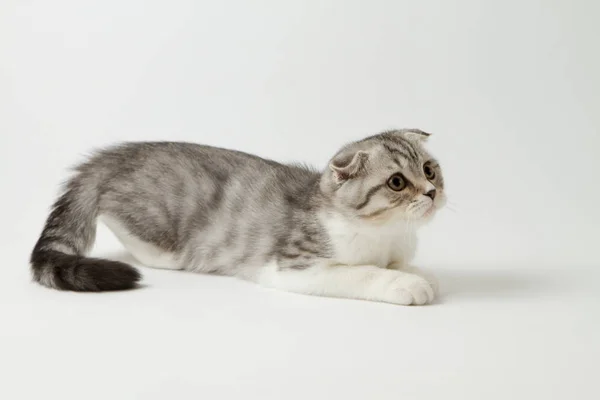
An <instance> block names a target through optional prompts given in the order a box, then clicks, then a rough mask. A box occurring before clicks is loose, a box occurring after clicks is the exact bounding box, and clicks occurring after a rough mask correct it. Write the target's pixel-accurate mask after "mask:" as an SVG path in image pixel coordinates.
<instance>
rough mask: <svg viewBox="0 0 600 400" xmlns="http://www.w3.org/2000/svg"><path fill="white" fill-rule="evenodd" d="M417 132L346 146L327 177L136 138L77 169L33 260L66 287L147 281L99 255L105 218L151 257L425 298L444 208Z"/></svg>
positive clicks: (269, 280) (287, 285)
mask: <svg viewBox="0 0 600 400" xmlns="http://www.w3.org/2000/svg"><path fill="white" fill-rule="evenodd" d="M428 137H429V134H428V133H426V132H423V131H421V130H418V129H402V130H393V131H386V132H383V133H379V134H376V135H373V136H370V137H367V138H365V139H363V140H360V141H356V142H352V143H350V144H347V145H346V146H344V147H343V148H342V149H341V150H340V151H339V152H338V153H337V154H336V155H335V156H334V157H333V158H332V159H331V160H330V161H329V165H328V167H327V168H325V169H324V171H322V172H319V171H316V170H313V169H311V168H308V167H305V166H299V165H283V164H280V163H277V162H275V161H271V160H267V159H263V158H260V157H257V156H254V155H250V154H246V153H243V152H239V151H233V150H226V149H222V148H216V147H210V146H203V145H199V144H192V143H174V142H140V143H125V144H121V145H117V146H114V147H111V148H108V149H105V150H102V151H99V152H97V153H95V154H94V155H93V156H92V157H90V158H89V159H88V160H87V161H86V162H84V163H83V164H81V165H79V166H78V167H76V168H75V174H74V176H73V177H72V178H71V179H70V180H69V181H68V182H67V183H66V185H65V188H64V193H63V194H62V195H61V196H60V197H59V198H58V200H57V201H56V203H55V204H54V206H53V208H52V211H51V213H50V215H49V217H48V220H47V222H46V224H45V227H44V229H43V231H42V234H41V236H40V238H39V240H38V242H37V244H36V245H35V247H34V249H33V252H32V255H31V268H32V274H33V279H34V280H35V281H37V282H39V283H40V284H42V285H44V286H47V287H50V288H55V289H62V290H73V291H84V292H85V291H108V290H123V289H130V288H134V287H136V286H137V283H138V282H139V280H140V279H141V275H140V273H139V272H138V271H137V270H136V269H135V268H133V267H132V266H130V265H128V264H125V263H123V262H119V261H111V260H105V259H99V258H90V257H87V256H86V253H87V252H88V251H89V250H90V247H91V246H92V245H93V243H94V240H95V234H96V221H97V219H100V220H102V221H103V222H104V223H105V224H106V225H107V226H108V227H109V228H110V230H112V231H113V233H114V234H115V235H116V237H117V238H118V239H119V240H120V241H121V242H122V243H123V245H124V246H125V248H126V249H127V250H128V251H129V252H130V253H131V254H132V255H133V256H134V257H135V258H136V259H137V260H139V261H140V262H141V264H143V265H146V266H149V267H156V268H166V269H174V270H190V271H197V272H205V273H216V274H222V275H231V276H237V277H240V278H242V279H246V280H250V281H254V282H257V283H259V284H261V285H263V286H266V287H271V288H277V289H282V290H287V291H291V292H297V293H304V294H312V295H320V296H330V297H343V298H353V299H363V300H372V301H381V302H388V303H394V304H401V305H411V304H414V305H421V304H426V303H430V302H432V301H433V299H434V292H435V290H434V289H435V285H434V284H433V282H431V281H429V280H428V279H426V278H425V277H424V276H423V275H422V274H420V273H418V272H415V271H414V269H412V268H411V267H409V264H408V263H409V262H410V261H411V259H412V258H413V256H414V255H415V249H416V239H417V238H416V232H417V229H418V228H419V227H420V226H421V225H423V224H424V223H425V222H427V221H429V220H431V218H432V217H433V215H434V214H435V213H436V211H437V210H438V209H439V208H441V207H442V206H443V205H444V204H445V194H444V180H443V177H442V171H441V168H440V165H439V164H438V162H437V161H436V160H435V159H434V158H433V157H432V156H431V155H430V154H429V153H428V152H427V151H426V150H425V148H424V144H425V142H426V141H427V139H428Z"/></svg>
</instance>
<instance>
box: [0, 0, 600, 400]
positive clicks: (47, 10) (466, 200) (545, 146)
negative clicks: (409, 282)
mask: <svg viewBox="0 0 600 400" xmlns="http://www.w3.org/2000/svg"><path fill="white" fill-rule="evenodd" d="M599 18H600V3H598V2H596V1H592V0H590V1H585V0H581V1H570V2H566V1H563V2H561V1H557V0H556V1H552V0H548V1H533V0H531V1H529V0H527V1H525V0H521V1H502V2H500V1H496V2H494V1H475V0H473V1H441V0H440V1H399V0H398V1H392V0H390V1H368V2H367V1H348V0H347V1H341V0H340V1H332V0H328V1H317V0H314V1H266V0H263V1H258V0H253V1H241V0H237V1H213V2H200V1H192V0H188V1H184V0H178V1H174V0H173V1H168V2H167V1H162V2H161V1H142V0H139V1H135V0H118V1H117V0H103V1H91V0H86V1H81V0H72V1H68V0H54V1H51V2H49V1H41V0H39V1H24V0H18V1H17V0H4V1H3V2H2V4H1V5H0V152H1V153H0V167H1V169H0V172H1V178H2V186H1V187H2V197H1V199H0V205H1V211H2V214H3V225H2V227H1V229H0V239H1V240H0V243H1V245H0V246H1V247H2V255H3V256H4V258H3V261H4V262H3V264H4V265H3V266H2V269H1V270H0V289H1V290H0V301H1V303H0V311H1V312H2V314H1V316H0V318H1V320H0V325H1V326H2V327H1V328H0V339H1V342H0V372H1V376H2V381H3V382H2V383H1V384H0V397H2V398H10V399H16V398H34V397H38V398H39V397H41V396H46V398H59V397H60V398H69V399H70V398H74V399H80V398H104V399H105V398H111V399H121V398H123V399H132V398H142V399H154V398H156V399H159V398H167V397H169V398H170V396H173V397H172V398H211V399H212V398H277V399H279V398H357V399H359V398H377V399H388V398H389V399H392V398H406V399H413V398H414V399H428V398H440V397H445V398H456V399H465V398H469V399H471V398H472V399H480V398H570V397H572V396H575V395H576V396H577V397H578V398H582V399H593V398H599V396H600V389H598V386H597V384H596V383H595V382H594V381H592V379H595V375H596V373H597V371H598V368H599V367H600V365H599V364H600V363H599V362H598V357H600V346H599V344H598V339H597V338H598V337H599V334H600V326H599V325H600V322H599V317H598V315H599V311H600V307H599V290H600V285H599V283H598V282H599V280H600V273H598V271H597V268H596V267H598V264H599V260H598V256H597V250H596V247H597V243H598V239H599V237H600V235H599V233H600V232H599V228H598V227H599V226H600V212H599V211H598V206H597V205H596V203H597V195H598V193H599V189H598V183H597V182H598V179H599V178H598V173H599V172H600V161H599V157H598V150H599V149H600V112H599V111H600V73H599V72H598V71H600V55H599V52H600V50H599V47H598V38H599V37H600V28H598V19H599ZM392 127H418V128H421V129H423V130H426V131H429V132H433V133H434V136H433V137H432V139H431V141H430V142H431V149H432V151H433V152H434V154H435V155H436V156H437V157H438V158H439V159H440V161H441V163H442V167H443V168H444V171H445V177H446V185H447V187H448V193H449V197H450V204H449V207H448V209H447V210H445V211H444V212H442V213H440V215H439V216H438V218H437V219H436V220H435V221H434V222H433V223H432V224H431V225H430V226H428V227H427V228H426V229H425V231H424V232H423V235H422V242H421V247H420V250H419V255H418V263H419V264H421V265H423V266H426V267H427V268H428V269H430V270H431V271H432V272H434V273H436V274H437V275H438V278H439V281H440V285H441V287H442V296H441V298H440V299H439V301H438V302H437V303H436V304H435V305H433V306H429V307H421V308H416V307H412V308H411V307H408V308H407V307H404V308H403V307H396V306H390V305H384V304H373V303H365V302H358V301H348V300H334V299H320V298H310V297H306V296H299V295H292V294H287V293H279V292H273V291H268V290H265V289H261V288H258V287H256V286H254V285H251V284H248V283H245V282H238V281H235V280H233V279H228V278H222V277H212V276H202V275H192V274H183V273H173V272H166V271H155V270H148V269H143V273H144V274H145V276H146V281H145V283H146V287H144V288H143V289H140V290H136V291H133V292H127V293H113V294H101V295H97V294H74V293H61V292H56V291H50V290H47V289H44V288H41V287H38V286H34V285H33V284H31V283H30V282H29V278H28V266H27V258H28V253H29V251H30V250H31V248H32V246H33V244H34V242H35V240H36V239H37V235H38V234H39V232H40V230H41V227H42V224H43V222H44V219H45V217H46V214H47V211H48V207H49V206H50V204H51V202H52V201H53V198H54V196H55V195H56V193H57V188H58V184H59V183H60V182H61V181H62V180H63V179H64V178H65V177H66V168H67V167H68V166H70V165H72V164H73V163H75V162H76V161H78V160H81V159H82V157H83V155H85V154H86V153H87V152H89V150H90V149H92V148H96V147H101V146H104V145H107V144H111V143H114V142H117V141H125V140H185V141H193V142H201V143H206V144H213V145H218V146H221V147H229V148H235V149H240V150H244V151H247V152H252V153H256V154H259V155H262V156H265V157H269V158H274V159H277V160H281V161H292V160H298V161H307V162H310V163H313V164H315V165H318V166H320V167H323V166H324V165H325V163H326V161H327V159H328V158H329V157H330V156H332V155H333V154H334V153H335V151H336V150H337V148H339V147H340V146H341V145H342V144H343V143H345V142H347V141H350V140H354V139H359V138H361V137H363V136H366V135H368V134H372V133H376V132H378V131H380V130H383V129H387V128H392ZM119 249H120V247H119V245H118V244H117V242H116V241H115V239H114V238H112V237H111V236H110V235H109V234H108V233H107V232H106V231H105V230H104V229H103V228H102V227H101V228H100V233H99V240H98V246H97V248H96V250H95V253H96V254H97V255H100V256H106V257H110V256H116V255H119V256H120V257H123V255H122V254H118V253H119V251H120V250H119Z"/></svg>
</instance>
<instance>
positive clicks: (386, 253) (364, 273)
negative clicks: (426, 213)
mask: <svg viewBox="0 0 600 400" xmlns="http://www.w3.org/2000/svg"><path fill="white" fill-rule="evenodd" d="M321 220H322V222H323V225H324V226H325V229H327V232H328V234H329V237H330V240H331V241H330V243H331V246H332V247H333V249H332V250H333V252H334V254H335V256H334V258H333V259H332V260H331V261H330V262H328V263H321V264H319V265H316V266H314V267H311V268H309V269H306V270H289V269H288V270H286V269H280V268H279V266H278V265H277V263H275V262H272V263H270V264H269V265H268V266H266V267H265V268H263V269H262V270H261V272H260V275H259V276H258V279H257V280H258V282H259V283H260V284H262V285H264V286H267V287H273V288H278V289H282V290H287V291H291V292H297V293H305V294H312V295H320V296H331V297H346V298H354V299H363V300H374V301H382V302H387V303H394V304H401V305H410V304H425V303H430V302H431V301H433V298H434V287H433V285H432V284H430V283H429V282H428V281H427V280H426V279H425V278H423V277H421V276H420V275H418V274H416V273H409V272H406V271H399V270H398V269H400V268H402V267H403V266H405V265H406V263H407V262H408V261H409V260H410V259H412V258H413V256H414V253H415V248H416V234H415V229H416V227H415V226H414V225H411V224H410V223H409V222H400V223H399V222H398V221H389V222H387V223H385V222H384V223H373V222H372V221H361V220H349V219H346V218H344V217H342V216H339V215H337V216H331V215H322V216H321ZM388 267H390V268H391V269H387V268H388Z"/></svg>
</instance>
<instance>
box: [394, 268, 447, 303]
mask: <svg viewBox="0 0 600 400" xmlns="http://www.w3.org/2000/svg"><path fill="white" fill-rule="evenodd" d="M386 294H387V296H386V297H387V298H388V299H389V302H390V303H395V304H401V305H405V306H409V305H423V304H429V303H431V302H432V301H433V299H434V297H435V290H434V288H433V285H432V284H431V283H429V281H427V280H426V279H425V278H423V277H421V276H419V275H415V274H410V273H402V274H401V275H399V276H397V277H396V278H395V279H394V280H393V281H392V282H390V284H389V286H388V288H387V293H386Z"/></svg>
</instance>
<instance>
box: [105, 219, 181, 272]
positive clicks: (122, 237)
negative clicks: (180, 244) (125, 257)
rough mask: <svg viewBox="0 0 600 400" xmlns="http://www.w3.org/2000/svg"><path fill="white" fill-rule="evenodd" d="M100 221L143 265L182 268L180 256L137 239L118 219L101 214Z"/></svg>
mask: <svg viewBox="0 0 600 400" xmlns="http://www.w3.org/2000/svg"><path fill="white" fill-rule="evenodd" d="M100 221H102V222H103V223H104V224H105V225H106V226H107V227H108V228H109V229H110V230H111V231H112V232H113V233H114V234H115V236H116V237H117V239H119V241H120V242H121V243H122V244H123V246H125V248H126V249H127V251H129V252H130V253H131V255H132V256H134V257H135V258H136V259H137V260H138V261H139V262H141V263H142V264H143V265H145V266H147V267H153V268H163V269H174V270H179V269H183V266H182V261H181V257H179V256H178V255H177V254H175V253H171V252H167V251H164V250H163V249H161V248H159V247H156V246H155V245H153V244H151V243H147V242H145V241H143V240H141V239H139V238H138V237H136V236H135V235H133V234H132V233H131V232H130V231H129V230H128V229H127V227H126V226H125V224H123V223H122V222H121V221H119V220H118V219H116V218H114V217H112V216H110V215H101V216H100Z"/></svg>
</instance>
